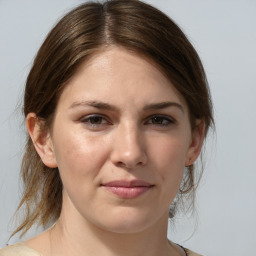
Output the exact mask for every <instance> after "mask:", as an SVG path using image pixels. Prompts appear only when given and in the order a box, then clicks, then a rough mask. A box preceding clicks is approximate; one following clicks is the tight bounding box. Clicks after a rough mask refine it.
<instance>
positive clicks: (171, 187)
mask: <svg viewBox="0 0 256 256" xmlns="http://www.w3.org/2000/svg"><path fill="white" fill-rule="evenodd" d="M201 141H202V135H201V134H200V132H194V133H193V134H192V133H191V127H190V123H189V116H188V109H187V105H186V103H185V101H184V99H183V97H181V96H180V95H179V93H178V92H177V91H176V90H175V89H174V87H173V85H172V84H171V83H170V81H169V80H168V79H167V78H166V77H165V76H164V75H163V74H162V73H161V72H160V71H159V69H158V68H157V67H156V66H155V65H153V64H152V63H151V62H149V61H147V60H146V59H145V58H142V57H141V56H139V55H136V54H135V53H131V52H129V51H127V50H125V49H123V48H119V47H112V48H108V49H107V50H105V51H102V52H100V53H99V54H97V55H95V56H94V57H93V58H91V59H90V60H89V61H87V62H86V63H84V64H83V65H82V66H81V67H80V69H79V70H78V72H77V73H76V74H75V75H74V77H73V78H72V79H71V81H70V82H69V84H68V85H67V86H66V87H65V89H64V91H63V93H62V94H61V96H60V99H59V102H58V106H57V109H56V112H55V117H54V121H53V126H52V129H51V132H50V136H49V139H48V142H47V145H48V148H47V149H45V151H47V150H50V151H52V155H51V154H50V153H49V154H48V155H49V156H48V157H47V154H45V157H42V160H43V161H44V162H45V164H46V165H48V166H51V167H52V166H54V165H56V166H58V168H59V172H60V175H61V179H62V182H63V187H64V190H63V208H62V211H64V212H66V214H69V213H70V214H71V213H72V216H74V215H76V216H79V217H78V218H81V219H82V220H83V221H86V222H88V223H90V224H93V225H96V226H98V227H100V228H102V229H105V230H110V231H113V232H119V233H131V232H138V231H141V230H143V229H146V228H149V227H150V226H152V225H157V224H159V223H160V222H161V221H164V222H166V221H167V217H168V208H169V205H170V204H171V202H172V200H173V199H174V197H175V195H176V194H177V192H178V189H179V186H180V183H181V181H182V177H183V170H184V167H185V165H189V164H191V163H192V162H193V161H194V160H195V159H196V157H197V155H198V153H199V151H200V147H201ZM50 156H51V157H50ZM190 160H191V162H189V161H190Z"/></svg>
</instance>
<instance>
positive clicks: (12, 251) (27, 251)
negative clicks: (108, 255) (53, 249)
mask: <svg viewBox="0 0 256 256" xmlns="http://www.w3.org/2000/svg"><path fill="white" fill-rule="evenodd" d="M186 252H187V254H188V256H202V255H200V254H197V253H195V252H192V251H190V250H188V249H186ZM0 256H42V255H41V254H40V253H38V252H37V251H35V250H33V249H32V248H29V247H28V246H26V245H24V244H22V243H18V244H15V245H9V246H7V247H5V248H4V249H1V250H0Z"/></svg>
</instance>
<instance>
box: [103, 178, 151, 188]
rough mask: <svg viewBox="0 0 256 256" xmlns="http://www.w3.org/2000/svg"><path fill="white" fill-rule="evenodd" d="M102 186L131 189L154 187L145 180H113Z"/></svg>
mask: <svg viewBox="0 0 256 256" xmlns="http://www.w3.org/2000/svg"><path fill="white" fill-rule="evenodd" d="M102 186H107V187H125V188H130V187H151V186H153V185H152V184H150V183H149V182H146V181H144V180H113V181H110V182H106V183H103V184H102Z"/></svg>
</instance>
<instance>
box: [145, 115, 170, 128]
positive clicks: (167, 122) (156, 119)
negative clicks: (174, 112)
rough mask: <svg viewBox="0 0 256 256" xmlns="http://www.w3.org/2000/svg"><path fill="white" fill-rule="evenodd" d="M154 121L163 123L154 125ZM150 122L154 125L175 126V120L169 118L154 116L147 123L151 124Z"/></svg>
mask: <svg viewBox="0 0 256 256" xmlns="http://www.w3.org/2000/svg"><path fill="white" fill-rule="evenodd" d="M153 120H154V121H156V122H158V121H161V123H153ZM149 122H151V123H150V124H152V125H157V126H168V125H171V124H174V123H175V120H174V119H173V118H171V117H169V116H164V115H153V116H151V117H150V118H149V119H148V121H147V122H146V123H149ZM163 122H164V123H163Z"/></svg>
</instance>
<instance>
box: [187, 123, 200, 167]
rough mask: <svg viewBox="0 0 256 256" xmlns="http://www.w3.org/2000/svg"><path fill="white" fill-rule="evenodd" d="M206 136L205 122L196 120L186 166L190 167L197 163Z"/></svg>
mask: <svg viewBox="0 0 256 256" xmlns="http://www.w3.org/2000/svg"><path fill="white" fill-rule="evenodd" d="M204 135H205V129H204V121H203V120H196V126H195V128H194V130H193V131H192V138H191V142H190V145H189V149H188V153H187V158H186V164H185V166H190V165H192V164H193V163H194V162H195V161H196V159H197V157H198V156H199V154H200V152H201V149H202V145H203V141H204Z"/></svg>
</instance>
